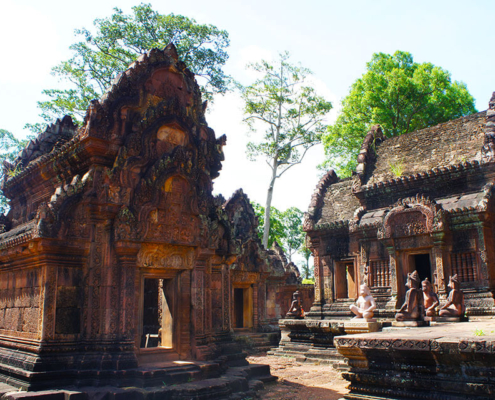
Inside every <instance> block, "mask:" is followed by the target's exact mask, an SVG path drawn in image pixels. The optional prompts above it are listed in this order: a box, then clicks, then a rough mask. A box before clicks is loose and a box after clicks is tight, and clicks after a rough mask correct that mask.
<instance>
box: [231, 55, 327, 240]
mask: <svg viewBox="0 0 495 400" xmlns="http://www.w3.org/2000/svg"><path fill="white" fill-rule="evenodd" d="M248 67H249V68H250V69H252V70H254V71H255V72H257V73H258V74H259V75H261V77H260V78H259V79H257V80H256V81H255V82H254V83H253V84H251V85H249V86H240V90H241V96H242V99H243V100H244V103H245V105H244V113H245V115H246V118H245V120H244V121H245V122H247V124H248V126H249V128H250V129H251V131H252V132H254V133H258V132H263V136H262V137H261V138H260V139H259V140H258V141H257V142H250V143H248V148H247V153H248V156H249V158H250V159H251V160H256V159H257V157H259V156H263V157H264V158H265V159H266V162H267V164H268V166H269V167H270V169H271V179H270V183H269V187H268V191H267V200H266V204H265V217H264V226H265V228H266V229H265V232H264V235H263V245H264V246H265V247H267V246H268V244H269V243H268V242H269V240H268V238H269V232H270V210H271V201H272V196H273V188H274V185H275V181H276V180H277V179H278V178H280V177H281V176H282V174H284V173H285V172H286V171H287V170H289V168H291V167H293V166H294V165H297V164H299V163H301V162H302V160H303V158H304V156H305V155H306V152H307V151H308V150H309V149H310V148H311V147H313V146H314V145H316V144H319V143H321V135H322V134H323V133H324V132H325V130H326V125H325V124H324V118H325V116H326V114H327V113H328V112H329V111H330V109H331V108H332V104H331V103H330V102H328V101H326V100H325V99H324V98H323V97H321V96H318V95H317V93H316V90H315V89H314V88H313V87H312V86H311V85H310V84H309V83H308V76H309V74H310V71H309V70H308V69H306V68H303V67H300V66H297V65H293V64H291V63H290V62H289V54H288V53H287V52H286V53H283V54H280V56H279V59H278V60H277V61H276V62H275V63H273V64H271V63H269V62H268V61H264V60H263V61H261V62H260V63H254V64H250V65H248Z"/></svg>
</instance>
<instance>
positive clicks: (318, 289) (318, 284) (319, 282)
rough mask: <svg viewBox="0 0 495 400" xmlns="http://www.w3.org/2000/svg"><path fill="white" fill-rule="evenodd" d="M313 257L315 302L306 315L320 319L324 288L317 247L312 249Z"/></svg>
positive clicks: (321, 265)
mask: <svg viewBox="0 0 495 400" xmlns="http://www.w3.org/2000/svg"><path fill="white" fill-rule="evenodd" d="M315 244H316V243H315ZM318 245H319V241H318ZM313 256H314V262H315V301H314V303H313V306H312V307H311V310H310V311H309V312H308V313H307V314H306V315H307V316H308V317H313V318H321V316H322V315H321V311H322V307H323V305H324V304H325V300H324V298H323V296H324V293H325V288H324V282H323V281H324V279H323V262H322V260H321V257H320V249H319V248H318V247H317V246H316V248H314V249H313Z"/></svg>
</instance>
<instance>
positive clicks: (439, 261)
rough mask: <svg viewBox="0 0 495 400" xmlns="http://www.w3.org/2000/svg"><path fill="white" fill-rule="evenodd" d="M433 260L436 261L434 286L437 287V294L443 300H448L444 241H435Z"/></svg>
mask: <svg viewBox="0 0 495 400" xmlns="http://www.w3.org/2000/svg"><path fill="white" fill-rule="evenodd" d="M432 258H433V261H434V266H435V272H434V278H433V282H432V284H433V285H436V289H437V294H438V295H439V296H440V297H441V298H446V296H447V287H446V285H445V266H446V262H445V258H446V252H445V245H444V242H443V241H435V243H434V247H433V252H432Z"/></svg>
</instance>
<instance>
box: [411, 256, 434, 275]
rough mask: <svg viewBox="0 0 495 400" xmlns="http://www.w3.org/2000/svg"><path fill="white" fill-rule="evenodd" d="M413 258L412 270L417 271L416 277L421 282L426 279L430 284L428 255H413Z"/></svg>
mask: <svg viewBox="0 0 495 400" xmlns="http://www.w3.org/2000/svg"><path fill="white" fill-rule="evenodd" d="M413 257H414V269H415V270H416V271H418V275H419V277H420V279H421V281H424V280H425V279H426V278H428V280H429V281H430V282H431V281H432V280H431V263H430V255H429V254H428V253H426V254H415V255H414V256H413ZM413 271H414V270H413ZM411 272H412V271H411Z"/></svg>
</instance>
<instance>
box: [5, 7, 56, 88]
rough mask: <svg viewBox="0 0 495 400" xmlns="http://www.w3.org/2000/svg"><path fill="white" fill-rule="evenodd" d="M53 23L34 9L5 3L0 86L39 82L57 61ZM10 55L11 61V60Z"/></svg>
mask: <svg viewBox="0 0 495 400" xmlns="http://www.w3.org/2000/svg"><path fill="white" fill-rule="evenodd" d="M54 26H55V24H54V22H53V21H52V20H51V19H50V18H49V17H48V16H47V15H44V14H43V13H41V12H40V11H39V10H36V9H34V8H32V7H29V6H26V5H22V4H18V3H15V2H14V1H12V0H3V1H2V10H1V13H0V37H1V38H2V39H3V40H2V54H4V58H3V62H2V63H0V83H2V84H3V83H10V84H12V83H39V82H40V81H41V80H44V79H45V78H46V77H47V75H48V74H49V72H50V69H51V67H53V63H54V61H53V60H54V59H55V60H56V59H58V57H57V55H58V54H57V52H56V50H55V49H56V43H57V42H58V35H57V32H56V30H55V28H54ZM9 56H10V58H9Z"/></svg>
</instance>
